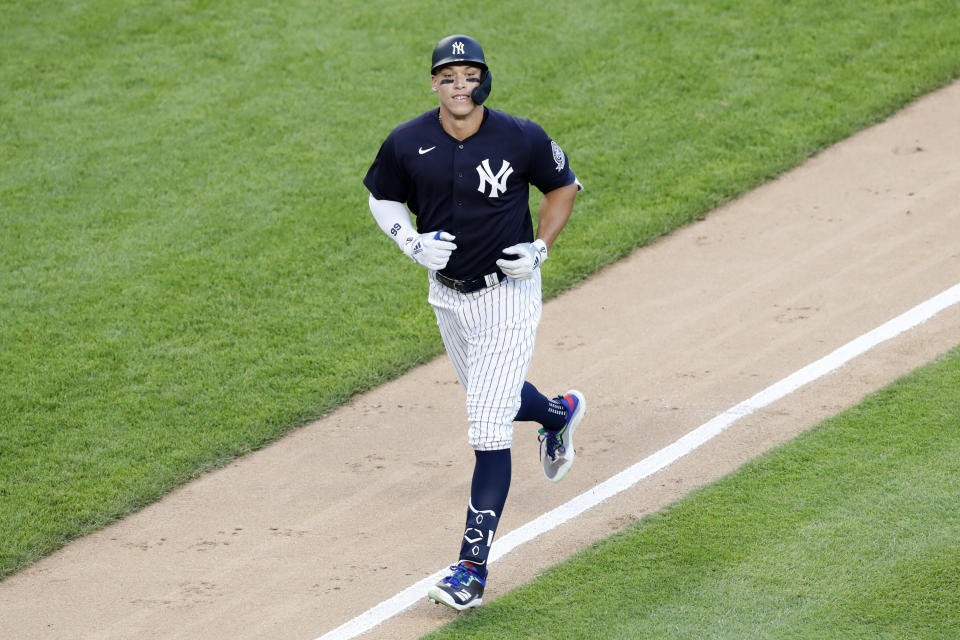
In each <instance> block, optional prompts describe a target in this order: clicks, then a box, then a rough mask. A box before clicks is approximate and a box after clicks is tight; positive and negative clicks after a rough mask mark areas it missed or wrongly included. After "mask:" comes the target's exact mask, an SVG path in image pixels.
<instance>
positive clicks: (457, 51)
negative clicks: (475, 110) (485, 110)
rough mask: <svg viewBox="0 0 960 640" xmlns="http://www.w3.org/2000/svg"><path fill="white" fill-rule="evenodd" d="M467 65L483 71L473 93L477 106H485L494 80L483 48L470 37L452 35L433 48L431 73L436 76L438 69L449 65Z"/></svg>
mask: <svg viewBox="0 0 960 640" xmlns="http://www.w3.org/2000/svg"><path fill="white" fill-rule="evenodd" d="M467 63H469V64H475V65H477V66H478V67H480V68H481V69H483V73H482V74H481V76H480V84H479V86H477V87H476V88H475V89H474V90H473V91H472V92H471V97H472V98H473V101H474V102H475V103H476V104H483V101H484V100H486V99H487V96H489V95H490V86H491V84H492V81H493V78H492V76H491V74H490V69H489V68H488V67H487V61H486V59H485V58H484V57H483V47H481V46H480V43H479V42H477V41H476V40H474V39H473V38H471V37H470V36H465V35H452V36H447V37H446V38H444V39H443V40H441V41H440V42H438V43H437V46H435V47H434V48H433V59H432V61H431V64H430V73H431V74H436V73H437V69H439V68H440V67H443V66H446V65H448V64H467Z"/></svg>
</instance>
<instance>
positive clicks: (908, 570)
mask: <svg viewBox="0 0 960 640" xmlns="http://www.w3.org/2000/svg"><path fill="white" fill-rule="evenodd" d="M958 416H960V348H956V349H954V350H953V351H952V352H950V353H949V354H947V355H945V356H944V357H942V358H940V359H938V360H936V361H935V362H933V363H931V364H929V365H927V366H926V367H924V368H922V369H920V370H918V371H917V372H915V373H914V374H912V375H910V376H907V377H905V378H903V379H901V380H900V381H898V382H896V383H895V384H893V385H891V386H890V387H888V388H886V389H883V390H882V391H879V392H877V393H874V394H873V395H871V396H870V397H868V398H867V399H866V400H865V401H864V402H862V403H861V404H860V405H859V406H857V407H855V408H853V409H850V410H849V411H846V412H845V413H843V414H841V415H839V416H836V417H834V418H832V419H830V420H827V421H826V422H825V423H823V424H821V425H820V426H818V427H817V428H815V429H814V430H811V431H809V432H807V433H806V434H804V435H802V436H801V437H800V438H798V439H797V440H795V441H793V442H791V443H788V444H786V445H783V446H781V447H779V448H778V449H776V450H774V451H772V452H769V453H767V454H765V455H764V456H762V457H760V458H759V459H757V460H754V461H752V462H750V463H748V464H746V465H744V466H743V467H742V468H741V469H739V470H738V471H736V472H734V473H733V474H731V475H729V476H728V477H726V478H724V479H722V480H721V481H719V482H717V483H715V484H713V485H710V486H709V487H707V488H705V489H702V490H700V491H698V492H695V493H694V494H692V495H690V496H688V497H686V498H684V499H682V500H680V501H678V502H677V503H675V504H673V505H671V506H670V507H669V508H667V509H666V510H664V511H661V512H659V513H657V514H655V515H653V516H649V517H646V518H643V519H641V520H639V521H638V522H636V523H634V524H633V525H631V526H630V527H628V528H627V529H626V530H624V531H623V532H621V533H619V534H617V535H615V536H613V537H611V538H609V539H607V540H604V541H602V542H599V543H597V544H595V545H593V546H592V547H591V548H590V549H588V550H586V551H584V552H581V553H579V554H577V555H576V556H574V557H573V558H572V559H571V560H569V561H567V562H565V563H563V564H561V565H558V566H556V567H553V568H551V569H550V570H549V571H547V572H546V573H545V574H544V575H542V576H540V577H539V578H537V579H536V580H534V581H532V582H531V583H529V584H527V585H524V586H523V587H520V588H518V589H516V590H514V591H511V592H510V593H508V594H506V595H504V596H502V597H500V598H498V599H496V600H494V601H492V602H490V603H487V604H485V605H484V606H483V607H482V608H480V609H478V610H476V611H474V612H471V613H469V614H467V615H464V616H462V617H459V618H457V619H456V620H455V621H454V622H453V623H451V624H449V625H447V626H446V627H444V628H442V629H441V630H439V631H437V632H435V633H432V634H430V635H428V636H426V638H429V639H430V640H442V639H443V638H463V637H468V636H469V637H470V638H477V639H482V638H491V639H493V638H497V639H502V640H507V639H510V640H513V639H520V638H547V637H549V638H558V639H563V640H567V639H573V638H584V639H586V638H589V639H590V640H608V639H610V640H612V639H614V638H631V639H639V638H717V639H722V638H777V639H783V638H804V639H817V638H822V639H823V640H833V639H834V638H845V639H847V638H850V639H855V638H862V639H864V640H867V639H870V640H874V639H876V638H887V639H892V638H911V639H914V638H925V639H935V638H942V639H943V640H947V639H948V638H956V637H958V636H960V484H958V483H957V480H956V479H957V477H958V475H960V418H958ZM492 577H493V576H492Z"/></svg>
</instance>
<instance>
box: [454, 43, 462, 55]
mask: <svg viewBox="0 0 960 640" xmlns="http://www.w3.org/2000/svg"><path fill="white" fill-rule="evenodd" d="M453 55H455V56H462V55H463V43H462V42H454V43H453Z"/></svg>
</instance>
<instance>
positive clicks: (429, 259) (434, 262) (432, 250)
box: [403, 231, 457, 271]
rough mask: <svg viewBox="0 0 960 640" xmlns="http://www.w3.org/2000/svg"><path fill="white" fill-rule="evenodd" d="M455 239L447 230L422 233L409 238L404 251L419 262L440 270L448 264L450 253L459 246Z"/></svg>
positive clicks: (428, 267)
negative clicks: (454, 241) (454, 242)
mask: <svg viewBox="0 0 960 640" xmlns="http://www.w3.org/2000/svg"><path fill="white" fill-rule="evenodd" d="M453 240H454V236H452V235H450V234H449V233H447V232H446V231H435V232H434V231H431V232H430V233H421V234H420V235H415V236H410V237H409V238H407V240H406V242H404V243H403V252H404V253H405V254H407V255H408V256H410V258H411V259H412V260H413V261H414V262H416V263H417V264H419V265H423V266H424V267H426V268H427V269H434V270H436V271H439V270H440V269H443V268H444V267H446V266H447V262H448V261H449V260H450V254H451V253H453V252H454V251H455V250H456V248H457V245H455V244H453Z"/></svg>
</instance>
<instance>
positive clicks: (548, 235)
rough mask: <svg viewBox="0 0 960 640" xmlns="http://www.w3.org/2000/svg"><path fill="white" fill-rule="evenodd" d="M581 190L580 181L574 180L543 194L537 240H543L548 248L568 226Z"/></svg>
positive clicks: (539, 211) (538, 215)
mask: <svg viewBox="0 0 960 640" xmlns="http://www.w3.org/2000/svg"><path fill="white" fill-rule="evenodd" d="M579 190H580V187H579V183H577V182H574V183H573V184H568V185H567V186H565V187H560V188H559V189H554V190H553V191H548V192H547V193H545V194H543V199H542V200H541V201H540V209H539V210H538V214H537V217H538V219H539V223H538V224H537V240H543V243H544V244H545V245H546V247H547V249H549V248H550V247H552V246H553V243H554V241H556V239H557V236H559V235H560V232H561V231H563V228H564V227H565V226H567V221H568V220H570V214H571V213H573V202H574V200H576V199H577V192H578V191H579Z"/></svg>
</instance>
